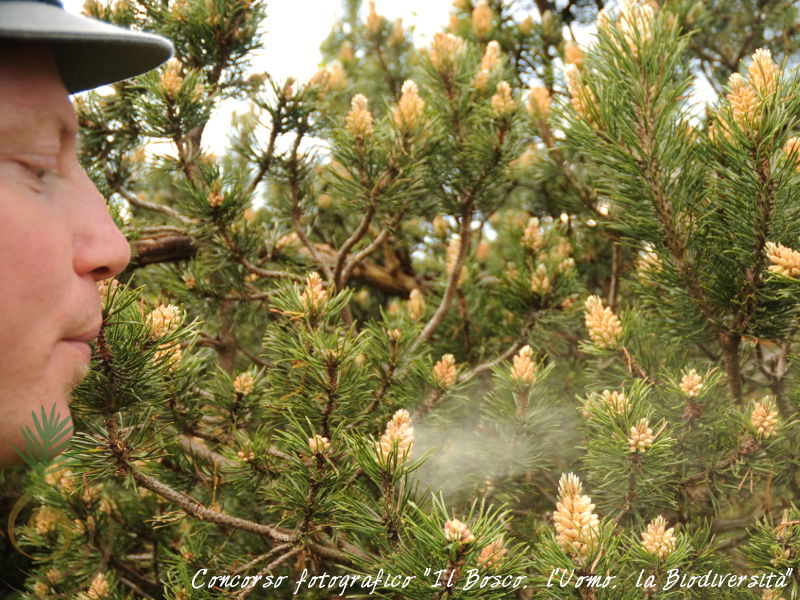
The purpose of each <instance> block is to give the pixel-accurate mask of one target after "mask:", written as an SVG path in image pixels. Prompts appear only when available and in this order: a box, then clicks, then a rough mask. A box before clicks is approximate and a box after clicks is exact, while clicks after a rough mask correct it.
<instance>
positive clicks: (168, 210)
mask: <svg viewBox="0 0 800 600" xmlns="http://www.w3.org/2000/svg"><path fill="white" fill-rule="evenodd" d="M113 189H114V191H115V192H117V193H118V194H119V195H120V196H122V197H123V198H125V200H127V201H128V202H129V203H130V204H132V205H134V206H138V207H139V208H144V209H146V210H152V211H155V212H160V213H162V214H165V215H167V216H168V217H172V218H173V219H175V220H177V221H180V222H181V223H186V224H187V225H190V224H192V220H191V219H190V218H189V217H186V216H184V215H182V214H181V213H179V212H178V211H177V210H175V209H174V208H172V207H170V206H166V205H164V204H156V203H155V202H148V201H147V200H144V199H142V198H140V197H139V196H137V195H136V194H134V193H132V192H129V191H127V190H125V189H124V188H123V187H122V186H120V185H116V186H114V187H113Z"/></svg>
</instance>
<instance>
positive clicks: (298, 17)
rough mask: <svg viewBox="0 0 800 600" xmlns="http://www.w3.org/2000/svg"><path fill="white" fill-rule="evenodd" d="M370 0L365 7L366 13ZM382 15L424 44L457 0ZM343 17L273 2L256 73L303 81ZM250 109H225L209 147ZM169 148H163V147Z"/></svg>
mask: <svg viewBox="0 0 800 600" xmlns="http://www.w3.org/2000/svg"><path fill="white" fill-rule="evenodd" d="M63 1H64V7H65V8H66V10H67V11H69V12H72V13H76V14H79V13H80V12H81V10H82V7H83V0H63ZM367 4H368V3H367V0H364V2H363V6H362V11H363V12H364V15H366V11H367ZM375 8H376V10H377V12H378V14H381V15H383V16H385V17H386V18H387V19H389V21H390V22H391V21H393V20H394V19H395V18H397V17H400V18H402V19H403V26H404V27H406V28H408V27H411V26H413V27H414V33H415V43H416V45H417V46H424V45H426V44H427V41H428V40H429V39H430V38H431V37H432V36H433V34H434V33H435V32H437V31H440V30H441V29H442V28H443V27H444V26H446V25H447V22H448V14H449V12H450V10H451V8H452V0H403V2H402V3H401V2H396V1H394V2H393V1H392V0H376V1H375ZM342 15H343V10H342V5H341V3H340V2H338V1H337V0H270V1H269V2H267V19H266V20H265V24H264V29H265V35H264V38H263V39H264V48H263V49H262V50H259V51H257V52H256V53H254V57H253V61H252V65H253V69H252V70H253V72H257V73H258V72H264V71H266V72H267V73H269V74H270V75H271V76H272V77H273V78H274V79H276V80H278V81H282V80H284V79H286V78H287V77H294V78H295V79H297V80H299V81H303V80H305V79H308V78H309V77H311V76H312V75H313V74H314V72H315V71H316V70H317V69H318V68H319V65H320V62H321V59H322V57H321V55H320V51H319V46H320V44H321V43H322V41H323V40H324V39H325V38H326V37H327V36H328V34H329V33H330V30H331V26H332V25H333V23H334V21H336V19H338V18H340V17H341V16H342ZM237 109H238V110H239V111H244V110H245V109H246V105H242V104H238V105H237V104H236V103H228V104H227V105H225V106H222V107H220V108H219V109H218V110H217V111H215V114H214V116H213V118H212V120H211V121H210V122H209V124H208V126H207V127H206V130H205V132H204V136H203V140H204V145H206V146H207V147H208V149H209V150H210V151H212V152H215V153H217V154H222V153H224V149H225V147H226V145H227V132H228V130H229V129H230V118H231V115H232V113H233V111H235V110H237ZM162 151H163V149H162Z"/></svg>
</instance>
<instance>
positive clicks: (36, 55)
mask: <svg viewBox="0 0 800 600" xmlns="http://www.w3.org/2000/svg"><path fill="white" fill-rule="evenodd" d="M35 50H36V51H34V52H32V53H30V54H23V55H22V56H21V57H20V58H17V56H19V55H12V56H13V57H14V58H11V57H9V55H8V54H6V55H5V56H0V131H2V132H3V135H5V132H6V131H7V130H9V129H18V128H20V127H33V128H34V129H33V130H30V131H29V133H30V134H31V135H35V133H36V132H37V130H40V129H44V128H47V129H53V128H55V129H56V131H58V132H61V130H63V129H67V130H74V128H75V113H74V111H73V110H72V105H71V104H70V102H69V99H68V96H67V91H66V89H65V88H64V84H63V83H62V82H61V78H60V76H59V75H58V70H57V69H56V66H55V63H54V61H53V58H52V55H51V53H50V50H49V48H47V47H36V49H35Z"/></svg>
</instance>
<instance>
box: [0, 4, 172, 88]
mask: <svg viewBox="0 0 800 600" xmlns="http://www.w3.org/2000/svg"><path fill="white" fill-rule="evenodd" d="M7 40H19V41H23V42H42V43H46V44H48V45H49V46H50V47H51V48H52V50H53V56H54V58H55V61H56V65H57V66H58V70H59V73H60V74H61V79H62V80H63V82H64V86H65V87H66V88H67V91H68V92H69V93H71V94H72V93H75V92H80V91H83V90H88V89H91V88H94V87H97V86H99V85H105V84H107V83H113V82H115V81H119V80H121V79H126V78H128V77H133V76H134V75H139V74H141V73H144V72H146V71H149V70H150V69H153V68H155V67H157V66H158V65H160V64H161V63H162V62H164V61H165V60H167V59H168V58H169V57H170V56H172V44H171V43H170V41H169V40H167V39H166V38H164V37H161V36H159V35H154V34H152V33H142V32H138V31H130V30H128V29H123V28H121V27H117V26H116V25H111V24H109V23H105V22H103V21H98V20H97V19H92V18H89V17H84V16H80V15H73V14H70V13H68V12H66V11H65V10H64V6H63V5H62V4H61V2H60V1H59V0H0V42H3V41H7Z"/></svg>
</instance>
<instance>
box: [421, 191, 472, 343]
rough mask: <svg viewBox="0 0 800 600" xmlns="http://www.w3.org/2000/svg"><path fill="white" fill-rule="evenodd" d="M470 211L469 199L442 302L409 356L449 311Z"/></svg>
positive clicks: (465, 248) (466, 239)
mask: <svg viewBox="0 0 800 600" xmlns="http://www.w3.org/2000/svg"><path fill="white" fill-rule="evenodd" d="M472 210H473V205H472V198H471V197H469V198H467V200H466V202H465V203H464V205H463V208H462V211H461V228H460V232H459V233H460V236H461V239H460V240H459V247H458V256H457V257H456V260H455V262H454V264H453V265H452V270H451V271H450V273H449V274H448V276H447V283H446V285H445V290H444V295H443V296H442V301H441V302H440V303H439V306H438V307H437V309H436V312H435V313H434V314H433V316H432V317H431V320H430V321H428V323H427V324H426V325H425V327H424V328H423V330H422V331H421V332H420V334H419V336H418V337H417V339H416V340H414V343H413V344H412V345H411V347H410V348H409V351H408V352H409V354H413V353H414V351H416V349H417V348H419V346H420V344H423V343H425V342H427V341H428V340H429V339H430V337H431V336H432V335H433V333H434V331H436V329H437V328H438V327H439V325H441V323H442V321H444V318H445V315H447V312H448V311H449V310H450V306H451V305H452V303H453V298H455V295H456V290H457V288H458V282H459V279H460V277H461V268H462V267H463V266H464V261H465V260H466V258H467V255H468V254H469V247H470V242H471V238H472V232H471V229H470V227H471V222H472Z"/></svg>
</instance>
